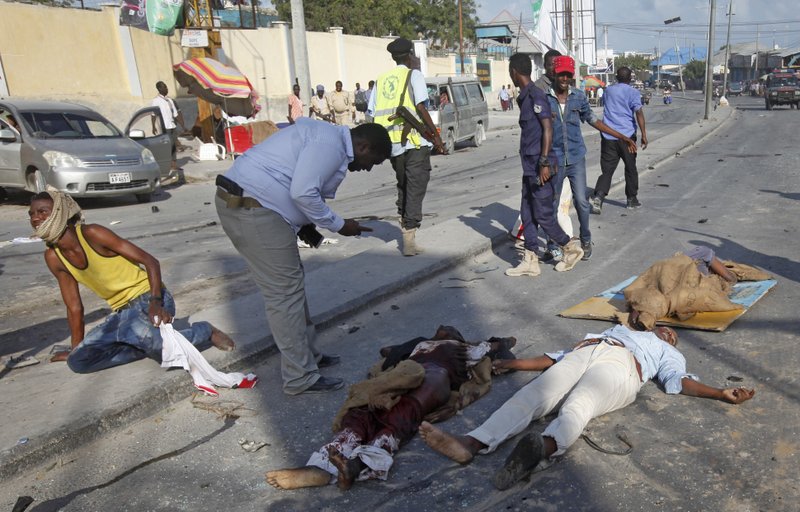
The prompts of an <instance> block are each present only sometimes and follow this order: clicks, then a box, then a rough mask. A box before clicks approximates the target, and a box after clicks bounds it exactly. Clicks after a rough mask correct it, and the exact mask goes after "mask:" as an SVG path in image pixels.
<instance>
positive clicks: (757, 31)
mask: <svg viewBox="0 0 800 512" xmlns="http://www.w3.org/2000/svg"><path fill="white" fill-rule="evenodd" d="M760 28H761V27H760V26H758V25H756V67H755V69H753V78H752V80H755V79H756V78H758V39H759V36H760V35H761V33H760Z"/></svg>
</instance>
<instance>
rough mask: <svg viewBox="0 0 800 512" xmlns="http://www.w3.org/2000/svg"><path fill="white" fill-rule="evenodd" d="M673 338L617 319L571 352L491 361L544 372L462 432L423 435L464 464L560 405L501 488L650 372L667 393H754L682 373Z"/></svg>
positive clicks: (727, 397)
mask: <svg viewBox="0 0 800 512" xmlns="http://www.w3.org/2000/svg"><path fill="white" fill-rule="evenodd" d="M677 343H678V335H677V333H676V332H675V331H674V330H673V329H670V328H669V327H656V329H655V330H654V331H633V330H631V329H629V328H628V327H626V326H624V325H617V326H615V327H612V328H611V329H607V330H606V331H604V332H603V333H602V334H587V335H586V338H584V340H583V341H581V342H580V343H578V344H577V345H576V346H575V348H573V349H572V350H571V351H568V352H564V351H560V352H555V353H547V354H545V355H542V356H539V357H534V358H532V359H516V360H508V361H502V360H498V361H495V362H494V368H495V370H496V371H505V370H528V371H542V372H544V373H542V374H541V375H539V377H538V378H536V379H534V380H532V381H531V382H529V383H528V384H526V385H525V386H524V387H523V388H522V389H520V390H519V391H517V393H516V394H515V395H514V396H512V397H511V398H510V399H508V400H507V401H506V403H504V404H503V405H502V406H501V407H500V409H498V410H496V411H495V412H494V413H493V414H492V415H491V417H490V418H489V419H488V420H486V421H485V422H484V423H483V424H482V425H481V426H480V427H478V428H476V429H475V430H473V431H471V432H470V433H468V434H467V435H465V436H453V435H451V434H448V433H445V432H444V431H442V430H439V429H438V428H436V427H434V426H433V425H431V424H430V423H427V422H423V423H422V425H421V426H420V429H419V432H420V436H421V437H422V438H423V440H424V441H425V442H426V443H427V444H428V446H430V447H431V448H433V449H434V450H436V451H437V452H439V453H441V454H442V455H445V456H447V457H449V458H451V459H453V460H454V461H456V462H459V463H461V464H466V463H468V462H470V461H471V460H472V458H473V457H474V456H475V454H477V453H479V452H480V453H491V452H492V451H494V450H495V449H497V447H498V446H499V445H500V444H501V443H502V442H504V441H505V440H507V439H509V438H511V437H513V436H515V435H517V434H519V433H520V432H522V431H523V430H525V429H526V428H527V427H528V425H529V424H530V423H531V422H532V421H534V420H536V419H538V418H542V417H544V416H546V415H548V414H549V413H550V412H552V411H554V410H555V409H556V408H557V407H558V405H559V404H561V406H560V407H559V408H558V417H557V418H556V419H555V420H553V421H552V422H551V423H550V424H549V425H548V426H547V428H545V430H544V432H543V433H542V434H539V433H536V432H533V433H529V434H526V435H524V436H523V437H522V438H521V439H520V441H519V443H518V444H517V446H516V447H515V448H514V450H513V451H512V452H511V454H510V455H509V456H508V458H507V459H506V461H505V464H504V465H503V467H502V468H501V469H500V470H499V471H497V473H495V475H494V478H493V483H494V485H495V487H497V488H498V489H501V490H503V489H507V488H509V487H511V486H512V485H514V484H515V483H516V482H518V481H519V480H521V479H522V478H524V477H525V476H526V475H528V474H529V473H530V472H531V471H532V470H533V469H534V468H535V467H536V466H537V465H538V464H539V462H541V461H542V460H545V459H548V458H550V457H557V456H559V455H561V454H563V453H564V452H565V451H566V450H567V448H569V447H570V446H571V445H572V444H573V443H574V442H575V441H577V440H578V438H579V437H580V435H581V433H582V432H583V430H584V428H585V427H586V425H587V423H589V420H591V419H592V418H596V417H598V416H602V415H603V414H606V413H609V412H612V411H615V410H617V409H621V408H623V407H625V406H627V405H629V404H631V403H633V401H634V400H635V399H636V395H637V393H638V392H639V389H640V388H641V387H642V385H643V384H644V383H645V382H647V381H648V380H650V379H656V380H658V382H659V383H660V384H661V385H662V386H663V388H664V390H665V391H666V392H667V393H668V394H678V393H680V394H682V395H688V396H696V397H701V398H713V399H715V400H721V401H723V402H728V403H731V404H740V403H742V402H745V401H747V400H749V399H751V398H752V397H753V395H754V394H755V391H754V390H753V389H747V388H745V387H736V388H725V389H719V388H714V387H711V386H707V385H705V384H703V383H701V382H699V381H698V380H697V377H696V376H695V375H692V374H689V373H686V360H685V359H684V357H683V355H682V354H681V353H680V352H679V351H678V350H677V349H676V348H675V345H676V344H677ZM545 370H546V371H545Z"/></svg>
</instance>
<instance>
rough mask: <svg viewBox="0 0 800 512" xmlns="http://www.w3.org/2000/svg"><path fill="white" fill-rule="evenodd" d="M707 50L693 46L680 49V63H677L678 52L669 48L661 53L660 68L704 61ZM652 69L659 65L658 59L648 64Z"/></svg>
mask: <svg viewBox="0 0 800 512" xmlns="http://www.w3.org/2000/svg"><path fill="white" fill-rule="evenodd" d="M707 53H708V52H707V50H706V49H705V48H698V47H695V46H692V47H689V48H681V49H680V59H681V61H680V63H679V62H678V55H679V54H678V52H676V51H675V48H669V49H668V50H666V51H664V52H662V53H661V59H660V61H661V62H660V64H661V65H662V66H675V65H677V64H681V65H686V64H688V63H689V62H691V61H693V60H706V54H707ZM650 65H651V66H652V67H656V66H658V65H659V59H654V60H653V61H651V62H650Z"/></svg>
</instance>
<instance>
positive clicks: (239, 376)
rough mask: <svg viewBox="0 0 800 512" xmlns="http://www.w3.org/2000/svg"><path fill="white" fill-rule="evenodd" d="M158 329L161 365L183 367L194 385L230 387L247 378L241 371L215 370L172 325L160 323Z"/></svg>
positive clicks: (164, 366)
mask: <svg viewBox="0 0 800 512" xmlns="http://www.w3.org/2000/svg"><path fill="white" fill-rule="evenodd" d="M160 330H161V340H162V343H161V367H162V368H172V367H176V366H177V367H180V368H183V369H184V370H186V371H188V372H189V374H190V375H191V376H192V380H193V381H194V385H195V386H196V387H198V388H200V387H205V388H210V389H212V390H213V389H214V386H221V387H225V388H232V387H234V386H238V385H239V383H241V382H242V381H243V380H244V379H245V378H247V376H246V375H245V374H243V373H238V372H232V373H224V372H221V371H219V370H215V369H214V367H213V366H211V364H210V363H209V362H208V361H206V358H205V357H203V355H202V354H201V353H200V351H199V350H197V348H195V346H194V345H192V344H191V343H190V342H189V340H187V339H186V338H184V337H183V335H182V334H181V333H179V332H178V331H176V330H175V329H174V328H173V327H172V324H161V327H160Z"/></svg>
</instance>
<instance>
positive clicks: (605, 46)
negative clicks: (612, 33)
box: [603, 25, 608, 85]
mask: <svg viewBox="0 0 800 512" xmlns="http://www.w3.org/2000/svg"><path fill="white" fill-rule="evenodd" d="M603 58H604V59H606V72H605V73H604V74H605V77H604V78H605V82H606V85H608V25H603Z"/></svg>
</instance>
